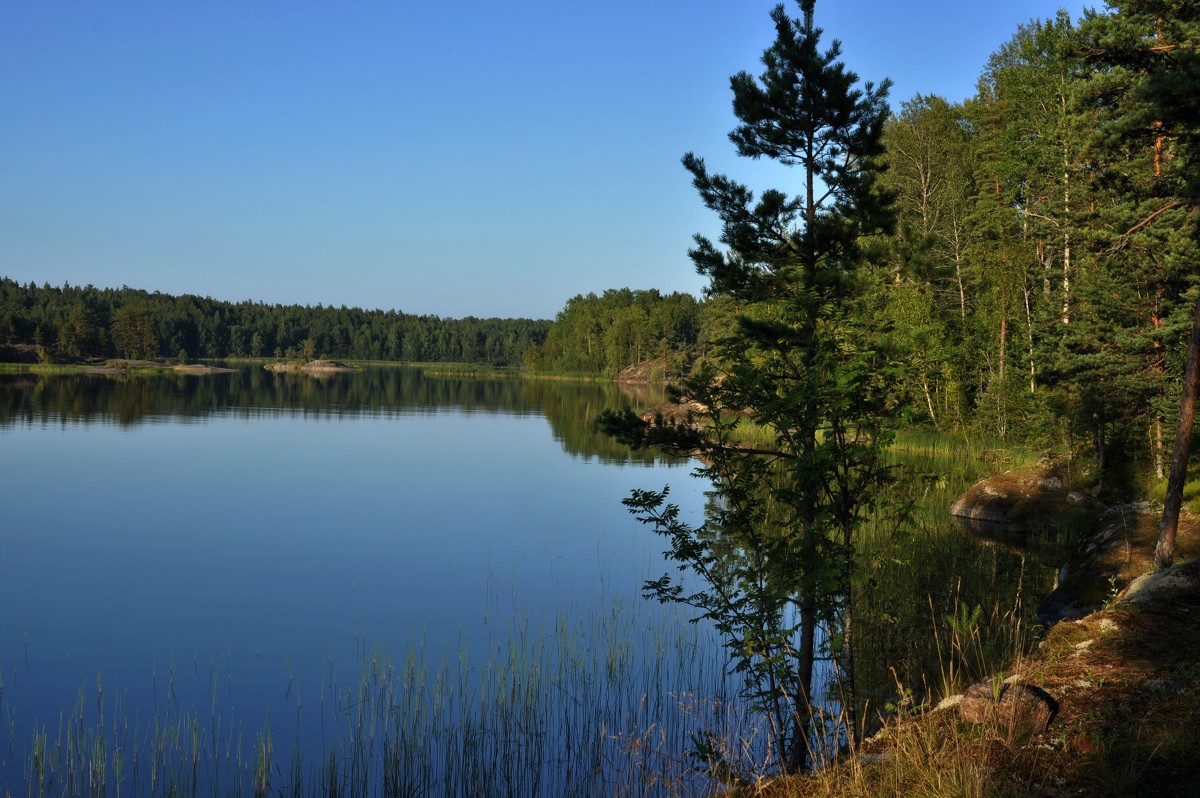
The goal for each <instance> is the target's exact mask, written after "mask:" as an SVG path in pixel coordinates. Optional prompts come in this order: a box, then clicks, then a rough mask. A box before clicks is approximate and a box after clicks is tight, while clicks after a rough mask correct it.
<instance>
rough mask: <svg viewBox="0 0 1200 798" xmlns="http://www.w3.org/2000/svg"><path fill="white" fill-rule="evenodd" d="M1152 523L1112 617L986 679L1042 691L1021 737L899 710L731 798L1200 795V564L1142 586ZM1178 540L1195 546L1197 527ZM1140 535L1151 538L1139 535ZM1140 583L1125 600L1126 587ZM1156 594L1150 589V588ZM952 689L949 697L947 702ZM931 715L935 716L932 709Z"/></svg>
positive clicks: (925, 708)
mask: <svg viewBox="0 0 1200 798" xmlns="http://www.w3.org/2000/svg"><path fill="white" fill-rule="evenodd" d="M1155 520H1156V516H1155V514H1154V513H1144V514H1143V515H1142V524H1143V525H1145V526H1147V529H1144V530H1139V531H1136V532H1134V533H1132V534H1131V535H1130V537H1129V539H1128V543H1127V549H1128V551H1127V556H1126V557H1124V558H1123V559H1124V562H1125V564H1126V566H1125V568H1124V570H1123V571H1121V572H1120V573H1119V574H1118V575H1117V576H1116V578H1114V579H1113V589H1111V590H1110V597H1109V600H1108V602H1107V603H1106V605H1105V607H1104V609H1103V610H1101V611H1100V612H1097V613H1094V614H1092V615H1090V616H1088V617H1086V618H1083V619H1082V620H1079V621H1073V622H1071V621H1067V622H1061V623H1059V624H1057V625H1055V626H1054V627H1053V628H1052V629H1051V630H1049V632H1047V633H1046V635H1045V638H1044V640H1042V641H1041V643H1040V644H1039V645H1037V647H1036V648H1033V649H1031V650H1029V651H1028V653H1022V651H1020V650H1019V649H1018V650H1016V651H1015V653H1014V656H1013V657H1012V658H1011V659H1010V660H1009V661H1008V662H1007V663H1006V664H1005V666H1004V667H1003V668H1002V669H1001V670H998V671H994V672H993V673H992V676H991V679H992V680H993V681H994V682H995V683H996V684H997V685H999V684H1001V683H1003V682H1005V681H1007V682H1010V683H1022V684H1028V685H1033V686H1034V687H1037V688H1039V689H1041V690H1044V691H1045V693H1046V694H1048V695H1049V696H1050V697H1051V698H1052V699H1053V701H1054V702H1055V705H1056V711H1055V712H1054V714H1053V715H1052V716H1051V718H1050V723H1049V726H1048V727H1046V728H1045V729H1044V730H1040V729H1039V730H1037V731H1036V733H1034V734H1032V736H1031V735H1029V734H1022V733H1020V732H1019V731H1017V730H1015V729H1014V727H1013V725H1012V724H1011V723H1010V722H1009V719H1008V718H1006V717H1004V715H1003V714H1002V713H998V714H997V715H996V716H995V718H994V719H993V720H991V721H988V722H984V723H972V722H967V721H966V720H964V719H963V717H962V716H961V714H960V712H959V711H958V710H957V709H956V708H955V702H954V701H953V700H951V701H946V702H944V703H941V704H939V701H938V699H939V698H942V697H943V696H931V697H930V698H929V700H927V701H925V702H922V703H920V704H919V705H908V706H904V707H901V710H902V711H901V712H900V714H899V715H897V716H895V717H893V718H892V719H891V720H890V721H889V722H888V724H887V726H886V728H885V729H884V730H883V731H882V732H881V733H879V734H878V735H876V736H875V737H874V738H872V739H871V740H869V741H868V742H867V743H866V744H865V745H864V746H863V748H862V750H861V751H859V752H858V753H857V754H856V755H853V756H847V757H844V758H843V759H842V760H841V761H839V762H838V763H837V764H836V765H834V766H832V767H830V768H828V769H826V770H824V771H822V772H819V773H816V774H812V775H809V776H804V777H789V778H781V779H777V780H775V781H773V782H771V783H770V784H768V785H762V787H761V789H759V790H755V791H753V792H750V791H742V792H738V793H735V795H745V796H749V795H752V794H753V795H765V796H778V797H780V798H815V797H816V796H829V797H830V798H868V796H885V795H895V796H908V795H920V796H928V797H929V798H961V797H963V796H980V797H981V798H982V797H983V796H996V797H997V798H1007V797H1008V796H1013V797H1014V798H1015V797H1016V796H1046V798H1050V797H1051V796H1067V795H1078V796H1114V797H1116V796H1141V795H1145V796H1152V795H1181V796H1182V795H1195V794H1196V793H1197V786H1196V784H1197V777H1198V776H1200V705H1198V704H1197V702H1196V699H1197V697H1200V627H1197V625H1196V623H1195V618H1196V616H1197V614H1198V612H1200V561H1197V560H1191V561H1189V562H1186V563H1183V564H1181V565H1178V566H1176V567H1175V568H1174V569H1172V570H1171V571H1168V572H1166V573H1165V574H1162V575H1158V576H1157V577H1156V578H1155V579H1154V580H1151V579H1149V577H1148V576H1147V577H1146V578H1145V579H1143V580H1141V581H1135V577H1137V576H1138V575H1139V574H1143V575H1145V574H1146V569H1147V564H1148V563H1149V562H1150V559H1151V554H1152V549H1153V541H1154V538H1155V535H1154V534H1153V528H1154V527H1155ZM1185 527H1186V531H1182V530H1181V541H1182V540H1185V539H1186V541H1187V542H1186V543H1185V544H1184V546H1185V547H1186V548H1188V549H1190V550H1195V549H1196V548H1197V547H1200V519H1197V518H1195V517H1192V518H1190V519H1187V522H1186V524H1185ZM1142 533H1145V534H1142ZM1129 583H1132V584H1131V586H1130V587H1129V588H1128V589H1127V590H1120V586H1121V585H1123V584H1129ZM1147 585H1148V586H1147ZM954 689H958V688H950V689H947V690H946V695H948V694H949V693H950V692H952V691H953V690H954ZM935 707H936V708H935Z"/></svg>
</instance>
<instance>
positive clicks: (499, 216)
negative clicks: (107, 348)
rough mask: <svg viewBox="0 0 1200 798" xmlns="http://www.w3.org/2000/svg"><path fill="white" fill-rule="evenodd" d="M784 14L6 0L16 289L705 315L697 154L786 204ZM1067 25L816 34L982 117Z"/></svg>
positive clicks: (863, 0)
mask: <svg viewBox="0 0 1200 798" xmlns="http://www.w3.org/2000/svg"><path fill="white" fill-rule="evenodd" d="M774 5H775V2H774V0H725V1H724V2H717V1H716V0H609V1H608V2H604V3H594V2H590V3H582V2H577V0H510V1H509V2H507V3H499V2H486V3H485V2H480V1H479V0H459V2H455V3H439V2H431V1H430V0H420V2H418V0H393V2H375V1H374V0H287V1H286V2H285V1H284V0H204V2H192V1H191V0H141V1H139V2H133V1H132V0H105V1H104V2H84V0H39V1H38V2H34V1H33V0H0V275H3V276H7V277H11V278H13V279H16V280H19V281H21V282H28V281H30V280H33V281H36V282H37V283H39V284H40V283H42V282H49V283H51V284H53V285H61V284H62V283H63V282H64V281H68V282H70V283H72V284H79V285H83V284H87V283H91V284H93V285H96V286H100V287H118V286H121V285H129V286H131V287H136V288H146V289H148V290H151V291H155V290H157V291H162V292H164V293H171V294H180V293H193V294H201V295H207V296H212V297H215V298H217V299H227V300H242V299H253V300H260V301H265V302H268V303H299V304H311V305H315V304H317V303H322V304H326V305H350V306H359V307H365V308H395V309H398V310H402V311H405V312H408V313H429V314H435V315H439V316H466V315H475V316H532V317H539V318H550V317H553V315H554V314H555V313H556V312H557V311H558V310H559V309H561V307H562V306H563V304H564V302H565V301H566V299H567V298H569V297H570V296H573V295H575V294H578V293H586V292H588V291H596V292H599V291H602V290H604V289H605V288H619V287H624V286H628V287H631V288H650V287H655V288H659V289H661V290H663V291H677V290H678V291H691V292H693V293H699V292H700V290H701V288H702V285H703V283H702V282H701V280H700V278H699V277H697V276H696V275H695V273H694V272H693V270H692V266H691V263H690V261H689V260H688V258H687V254H686V253H687V249H688V247H689V245H690V243H691V237H692V234H693V233H696V232H703V233H705V234H706V235H710V236H712V235H715V233H716V225H715V221H714V219H713V218H712V217H711V215H710V214H709V213H708V212H707V211H706V210H705V209H704V208H703V207H702V206H701V204H700V201H699V199H698V198H697V197H696V195H695V192H694V191H693V189H692V187H691V185H690V183H689V180H688V175H687V173H686V172H685V171H684V169H683V168H682V166H680V163H679V159H680V156H682V155H683V153H685V152H687V151H689V150H690V151H694V152H696V153H697V154H698V155H701V156H703V157H704V158H705V159H706V161H707V162H708V163H709V166H710V168H712V169H714V170H715V171H721V172H726V173H728V174H730V175H731V176H733V177H736V178H739V179H742V180H745V181H746V182H748V183H750V184H751V186H752V187H757V188H765V187H771V186H774V187H778V188H781V189H784V190H789V189H790V187H789V186H788V185H787V184H786V180H787V179H788V176H787V175H782V176H781V175H779V173H778V172H772V171H771V170H768V169H765V168H763V167H761V166H757V165H754V164H751V163H750V162H746V161H742V160H741V159H738V158H736V156H735V155H734V154H733V151H732V147H731V145H730V144H729V143H728V140H727V139H726V134H727V133H728V131H729V130H730V129H731V128H732V127H733V125H734V119H733V117H732V114H731V112H730V110H729V107H730V94H729V85H728V79H729V76H730V75H732V74H733V73H735V72H738V71H740V70H743V69H746V70H749V71H751V72H753V73H755V74H757V73H758V71H759V62H758V59H759V56H760V55H761V53H762V51H763V49H764V48H765V47H767V46H768V45H769V44H770V42H771V40H772V38H773V30H772V27H771V21H770V19H769V16H768V14H769V12H770V9H771V8H772V7H774ZM1085 5H1088V6H1094V5H1098V3H1086V4H1085V3H1083V2H1066V3H1062V4H1061V7H1063V8H1066V10H1067V11H1069V12H1070V14H1071V16H1072V18H1074V19H1078V17H1079V15H1080V13H1081V11H1082V9H1083V7H1084V6H1085ZM1059 7H1060V4H1059V3H1055V2H1054V0H1000V1H993V2H976V0H966V2H964V1H963V0H913V2H907V3H898V2H895V0H836V1H835V0H818V2H817V6H816V16H817V24H818V25H819V26H821V27H822V28H824V29H825V32H826V34H825V35H826V40H827V41H828V40H829V39H832V38H837V39H840V40H841V41H842V44H843V51H844V57H845V61H846V63H847V65H848V66H849V67H850V68H851V69H853V70H854V71H856V72H857V73H858V74H859V75H860V77H861V78H863V79H864V80H872V81H876V82H877V81H878V80H879V79H881V78H883V77H890V78H891V79H892V80H893V81H894V83H895V86H894V88H893V90H892V95H891V97H892V102H893V106H895V105H897V104H898V103H899V102H900V101H903V100H906V99H909V98H911V97H912V96H913V95H915V94H918V93H921V94H940V95H942V96H944V97H946V98H947V99H950V100H954V101H957V100H961V99H964V98H965V97H967V96H969V95H971V94H973V93H974V87H975V83H976V81H977V79H978V77H979V74H980V71H981V69H982V67H983V65H984V63H985V62H986V60H987V58H988V56H989V55H990V54H991V53H992V52H993V51H994V50H995V49H996V48H997V47H998V46H999V45H1000V44H1002V43H1003V42H1005V41H1007V40H1008V39H1009V38H1011V37H1012V35H1013V33H1015V32H1016V29H1017V26H1018V25H1019V24H1021V23H1024V22H1028V21H1029V20H1031V19H1035V18H1045V17H1050V16H1053V15H1054V13H1055V11H1056V10H1057V9H1058V8H1059ZM788 10H789V13H792V14H793V15H795V14H798V13H799V11H798V8H797V6H796V4H795V3H794V2H791V0H789V5H788ZM760 181H761V182H760Z"/></svg>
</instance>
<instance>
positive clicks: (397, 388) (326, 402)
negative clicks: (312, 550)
mask: <svg viewBox="0 0 1200 798" xmlns="http://www.w3.org/2000/svg"><path fill="white" fill-rule="evenodd" d="M662 399H663V391H662V389H661V388H659V387H655V386H647V385H637V386H625V385H622V386H617V385H613V384H611V383H596V382H591V383H580V382H560V381H553V382H551V381H538V380H523V379H515V378H471V377H467V378H464V377H461V376H449V375H442V374H439V373H438V372H436V371H426V370H423V369H420V368H415V367H375V368H366V369H363V370H361V371H357V372H354V373H352V374H337V375H331V376H327V377H323V378H314V377H310V376H307V375H304V374H276V373H272V372H269V371H267V370H266V369H263V368H261V367H260V366H249V365H242V366H240V367H237V368H236V369H235V371H234V372H233V373H219V374H211V375H204V376H195V375H168V376H157V375H135V376H125V375H55V376H47V377H39V376H29V375H18V376H10V375H0V429H2V428H5V427H12V426H14V425H18V424H29V425H32V424H49V423H53V422H63V421H70V422H82V423H86V424H93V423H96V424H117V425H120V426H124V427H132V426H136V425H139V424H145V423H153V422H159V421H186V420H189V419H192V420H202V419H205V418H207V417H209V416H212V415H213V414H222V415H234V416H240V417H244V418H255V417H261V416H264V415H265V416H270V415H299V416H303V417H305V418H323V417H347V418H362V417H371V416H383V417H387V416H399V415H433V414H436V413H444V412H458V413H493V414H501V415H506V416H544V417H545V418H546V419H547V420H548V421H549V423H550V426H551V432H552V434H553V437H554V439H555V440H556V441H558V443H559V444H560V445H561V446H562V448H563V450H564V451H565V452H567V453H568V454H570V455H573V456H576V457H583V458H593V457H595V458H599V459H600V461H601V462H604V463H612V464H622V463H640V464H646V465H649V464H651V463H655V462H664V461H665V460H664V458H663V456H662V455H659V454H656V453H654V452H650V451H642V452H633V451H631V450H630V449H629V448H628V447H626V446H624V445H622V444H619V443H617V442H615V441H613V440H612V439H611V438H608V437H607V436H603V435H599V434H597V433H596V430H595V428H594V425H593V421H594V419H595V418H596V416H598V415H599V414H600V412H601V411H602V410H605V409H621V408H625V407H631V408H639V407H646V406H647V405H650V404H654V403H657V402H660V401H662Z"/></svg>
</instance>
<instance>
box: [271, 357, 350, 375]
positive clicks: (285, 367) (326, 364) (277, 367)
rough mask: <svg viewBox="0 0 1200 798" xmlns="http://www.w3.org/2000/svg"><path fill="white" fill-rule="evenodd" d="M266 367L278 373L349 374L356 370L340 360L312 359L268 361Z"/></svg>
mask: <svg viewBox="0 0 1200 798" xmlns="http://www.w3.org/2000/svg"><path fill="white" fill-rule="evenodd" d="M264 368H266V370H267V371H273V372H275V373H277V374H283V373H301V374H316V375H325V374H347V373H350V372H353V371H354V367H353V366H347V365H346V364H345V363H342V362H341V361H339V360H310V361H308V362H307V363H268V364H267V365H266V366H265V367H264Z"/></svg>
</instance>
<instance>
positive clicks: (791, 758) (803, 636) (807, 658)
mask: <svg viewBox="0 0 1200 798" xmlns="http://www.w3.org/2000/svg"><path fill="white" fill-rule="evenodd" d="M816 631H817V607H816V603H815V602H814V601H813V600H812V599H806V600H805V601H804V604H803V606H801V607H800V651H799V652H798V654H797V662H796V708H795V713H794V716H793V723H792V734H791V739H790V740H789V749H790V750H789V751H788V756H787V770H788V772H789V773H804V772H805V771H807V770H808V769H809V767H810V766H811V765H812V756H811V753H812V752H811V751H810V750H809V742H808V735H809V731H810V729H811V727H812V723H811V719H812V677H813V665H814V663H815V662H816V655H817V648H816Z"/></svg>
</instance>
